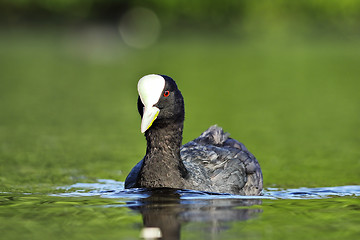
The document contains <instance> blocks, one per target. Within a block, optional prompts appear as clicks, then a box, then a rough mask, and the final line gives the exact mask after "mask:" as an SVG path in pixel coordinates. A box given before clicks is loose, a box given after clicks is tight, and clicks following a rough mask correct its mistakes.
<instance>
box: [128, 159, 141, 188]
mask: <svg viewBox="0 0 360 240" xmlns="http://www.w3.org/2000/svg"><path fill="white" fill-rule="evenodd" d="M143 162H144V159H142V160H141V161H140V162H138V163H137V164H136V165H135V166H134V167H133V169H131V171H130V173H129V175H128V176H127V177H126V180H125V188H135V187H136V182H137V179H138V176H139V174H140V171H141V168H142V165H143Z"/></svg>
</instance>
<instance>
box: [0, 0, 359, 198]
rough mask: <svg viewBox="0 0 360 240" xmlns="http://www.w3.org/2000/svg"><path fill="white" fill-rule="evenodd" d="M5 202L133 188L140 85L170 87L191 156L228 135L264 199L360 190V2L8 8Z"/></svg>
mask: <svg viewBox="0 0 360 240" xmlns="http://www.w3.org/2000/svg"><path fill="white" fill-rule="evenodd" d="M0 20H1V24H0V27H1V28H0V191H1V192H53V191H54V187H55V186H62V185H66V184H72V183H76V182H89V181H95V180H96V179H99V178H108V179H115V180H119V181H124V180H125V177H126V175H127V173H128V172H129V171H130V169H131V167H132V166H134V165H135V163H136V162H137V161H139V160H140V159H141V158H142V156H143V155H144V153H145V146H146V143H145V140H144V138H143V136H142V134H141V133H140V118H139V116H138V113H137V110H136V101H137V92H136V84H137V81H138V79H140V77H142V76H143V75H145V74H149V73H161V74H166V75H169V76H171V77H173V78H174V79H175V80H176V81H177V83H178V86H179V88H180V90H181V91H182V93H183V95H184V98H185V106H186V121H185V129H184V142H187V141H190V140H192V139H193V138H195V137H197V136H198V135H199V134H200V133H201V132H202V131H204V130H205V129H207V128H208V127H209V126H210V125H212V124H218V125H220V126H222V127H223V128H224V130H225V131H228V132H230V133H231V136H232V137H233V138H236V139H238V140H239V141H241V142H243V143H244V144H245V145H246V146H247V147H248V149H249V150H250V151H251V152H252V153H254V155H255V156H256V157H257V158H258V160H259V162H260V164H261V167H262V170H263V174H264V183H265V187H270V186H277V187H284V188H288V187H305V186H307V187H315V186H318V187H319V186H338V185H350V184H359V183H360V174H359V173H360V148H359V143H360V135H359V130H358V128H359V123H360V95H359V93H358V92H359V89H360V83H359V75H360V68H359V62H360V32H359V29H360V1H356V0H342V1H335V0H327V1H325V0H307V1H305V0H304V1H285V0H276V1H250V0H243V1H233V0H225V1H218V2H213V1H180V0H171V1H153V0H149V1H115V0H108V1H100V0H87V1H84V0H52V1H50V0H33V1H31V0H11V1H10V0H3V1H1V2H0Z"/></svg>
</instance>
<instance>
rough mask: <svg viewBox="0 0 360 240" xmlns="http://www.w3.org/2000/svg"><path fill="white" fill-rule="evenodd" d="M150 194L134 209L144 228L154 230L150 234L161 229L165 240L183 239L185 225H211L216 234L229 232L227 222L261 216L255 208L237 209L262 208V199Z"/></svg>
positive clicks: (166, 192)
mask: <svg viewBox="0 0 360 240" xmlns="http://www.w3.org/2000/svg"><path fill="white" fill-rule="evenodd" d="M147 193H148V194H149V196H148V197H147V198H142V199H139V200H137V204H134V205H135V206H134V205H133V207H131V209H133V210H136V211H139V212H140V213H141V214H142V217H143V223H144V227H145V228H146V229H147V228H151V231H149V232H150V233H154V231H152V230H156V228H159V229H160V231H161V235H162V239H180V231H181V225H182V224H184V223H186V222H193V221H199V222H208V223H211V224H208V226H210V229H206V231H208V232H211V233H212V234H216V233H218V232H220V231H222V230H225V229H227V228H228V227H227V226H226V224H224V223H226V222H230V221H242V220H247V219H249V218H252V217H254V216H256V215H257V213H259V212H261V209H256V208H238V207H241V206H252V205H255V204H256V205H258V204H261V200H259V199H251V200H249V199H201V200H196V199H195V200H189V199H182V198H181V196H183V195H180V194H179V192H178V191H176V190H173V189H157V190H152V191H148V192H147ZM154 228H155V229H154ZM146 232H147V231H145V232H144V231H143V233H145V234H146ZM155 233H156V231H155ZM144 237H146V236H144ZM149 237H150V236H149Z"/></svg>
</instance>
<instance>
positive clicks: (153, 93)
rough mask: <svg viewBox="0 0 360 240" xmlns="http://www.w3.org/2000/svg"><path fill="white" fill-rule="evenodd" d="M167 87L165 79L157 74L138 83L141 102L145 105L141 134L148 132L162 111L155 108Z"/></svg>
mask: <svg viewBox="0 0 360 240" xmlns="http://www.w3.org/2000/svg"><path fill="white" fill-rule="evenodd" d="M164 87H165V79H164V78H163V77H162V76H160V75H156V74H150V75H146V76H144V77H142V78H141V79H140V80H139V82H138V92H139V96H140V99H141V102H142V103H143V104H144V111H143V117H142V120H141V132H142V133H144V132H145V131H146V130H148V129H149V128H150V127H151V125H152V124H153V122H154V121H155V119H156V118H157V116H158V115H159V112H160V109H159V108H157V107H154V105H155V104H156V103H157V102H158V101H159V99H160V96H161V94H162V92H163V91H164Z"/></svg>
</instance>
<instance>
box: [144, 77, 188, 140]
mask: <svg viewBox="0 0 360 240" xmlns="http://www.w3.org/2000/svg"><path fill="white" fill-rule="evenodd" d="M138 92H139V98H138V111H139V113H140V116H141V118H142V120H141V132H142V133H144V132H145V131H146V130H148V129H149V128H150V127H151V126H153V127H162V126H165V125H167V124H173V123H175V122H180V123H182V122H183V121H184V115H185V113H184V99H183V96H182V95H181V92H180V90H179V89H178V88H177V85H176V83H175V81H174V80H173V79H172V78H171V77H168V76H166V75H158V74H150V75H146V76H144V77H142V78H141V79H140V80H139V82H138Z"/></svg>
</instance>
